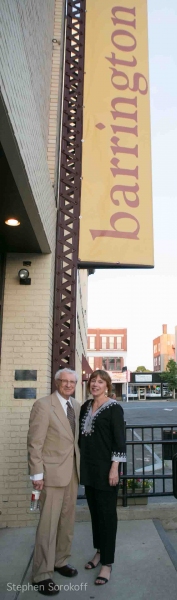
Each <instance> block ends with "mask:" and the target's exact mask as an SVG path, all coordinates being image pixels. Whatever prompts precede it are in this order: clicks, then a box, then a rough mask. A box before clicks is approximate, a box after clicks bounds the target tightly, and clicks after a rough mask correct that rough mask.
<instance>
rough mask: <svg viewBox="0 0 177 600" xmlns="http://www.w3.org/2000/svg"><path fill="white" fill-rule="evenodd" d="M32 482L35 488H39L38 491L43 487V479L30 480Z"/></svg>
mask: <svg viewBox="0 0 177 600" xmlns="http://www.w3.org/2000/svg"><path fill="white" fill-rule="evenodd" d="M32 484H33V487H34V489H35V490H39V492H41V491H42V489H43V487H44V480H43V479H38V480H36V481H32Z"/></svg>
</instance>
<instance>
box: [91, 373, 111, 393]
mask: <svg viewBox="0 0 177 600" xmlns="http://www.w3.org/2000/svg"><path fill="white" fill-rule="evenodd" d="M95 377H100V378H101V379H103V381H106V383H107V388H108V396H110V394H111V390H112V381H111V377H110V375H109V374H108V373H107V371H103V370H102V369H96V371H93V373H91V375H90V377H89V380H88V384H87V387H88V391H89V392H90V383H91V381H92V379H95Z"/></svg>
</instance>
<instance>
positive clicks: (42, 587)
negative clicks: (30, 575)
mask: <svg viewBox="0 0 177 600" xmlns="http://www.w3.org/2000/svg"><path fill="white" fill-rule="evenodd" d="M32 585H34V586H35V587H37V590H38V592H39V594H43V596H55V595H56V594H59V591H60V589H59V585H57V584H56V583H54V581H52V579H44V580H43V581H38V582H37V583H36V582H35V581H33V583H32Z"/></svg>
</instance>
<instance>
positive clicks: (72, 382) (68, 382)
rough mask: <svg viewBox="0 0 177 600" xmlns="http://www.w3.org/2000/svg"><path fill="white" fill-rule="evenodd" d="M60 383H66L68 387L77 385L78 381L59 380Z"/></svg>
mask: <svg viewBox="0 0 177 600" xmlns="http://www.w3.org/2000/svg"><path fill="white" fill-rule="evenodd" d="M58 381H62V383H66V384H67V385H76V381H67V379H58Z"/></svg>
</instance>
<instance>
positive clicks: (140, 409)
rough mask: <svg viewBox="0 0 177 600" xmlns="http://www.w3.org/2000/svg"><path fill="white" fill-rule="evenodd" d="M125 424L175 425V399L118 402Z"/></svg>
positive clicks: (176, 409)
mask: <svg viewBox="0 0 177 600" xmlns="http://www.w3.org/2000/svg"><path fill="white" fill-rule="evenodd" d="M120 404H121V406H122V408H123V410H124V418H125V421H126V423H127V425H157V424H158V423H159V424H161V425H176V426H177V401H175V402H174V401H170V400H163V401H162V400H155V401H154V400H150V401H149V402H148V401H146V402H141V401H134V400H133V401H130V402H123V403H122V402H120Z"/></svg>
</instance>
